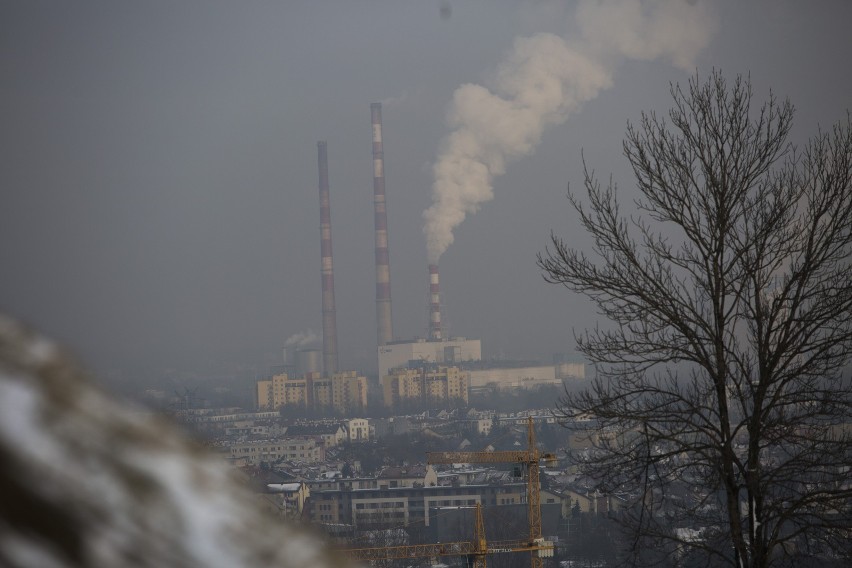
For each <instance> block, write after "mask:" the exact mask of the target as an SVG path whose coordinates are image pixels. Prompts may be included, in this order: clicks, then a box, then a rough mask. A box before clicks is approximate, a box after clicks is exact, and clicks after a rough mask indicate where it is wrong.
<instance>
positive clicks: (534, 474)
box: [341, 417, 556, 568]
mask: <svg viewBox="0 0 852 568" xmlns="http://www.w3.org/2000/svg"><path fill="white" fill-rule="evenodd" d="M426 456H427V459H426V461H427V463H429V464H433V465H437V464H453V463H515V464H520V465H523V466H525V467H526V469H527V512H528V520H529V538H528V539H527V540H513V541H497V542H491V543H488V542H486V539H485V523H484V520H483V517H482V506H481V504H480V503H477V504H476V519H475V525H474V537H473V540H472V541H459V542H445V543H437V544H411V545H403V546H383V547H372V548H349V549H341V552H342V553H344V554H346V555H347V556H349V557H350V558H353V559H355V560H365V561H369V560H382V559H389V558H418V557H419V558H422V557H438V556H467V557H468V558H472V559H473V561H474V566H475V567H476V568H486V561H485V557H486V555H487V554H496V553H504V552H529V553H530V565H531V566H532V568H541V567H542V564H543V561H542V558H549V557H552V556H553V543H551V542H547V541H545V540H544V538H543V537H542V534H541V492H540V491H541V489H540V486H539V465H540V464H539V462H540V461H542V460H544V461H545V462H547V463H552V462H555V461H556V456H555V455H553V454H551V453H544V452H540V451H539V449H538V446H537V445H536V440H535V427H534V424H533V419H532V417H529V418H528V420H527V449H526V450H511V451H497V452H429V453H428V454H426Z"/></svg>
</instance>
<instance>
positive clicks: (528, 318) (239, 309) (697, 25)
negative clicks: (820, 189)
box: [0, 0, 852, 375]
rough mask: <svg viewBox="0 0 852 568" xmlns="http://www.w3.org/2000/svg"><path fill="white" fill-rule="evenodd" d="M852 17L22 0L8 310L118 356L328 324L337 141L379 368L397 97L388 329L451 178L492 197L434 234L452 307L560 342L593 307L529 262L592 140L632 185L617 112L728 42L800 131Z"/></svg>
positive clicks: (350, 253) (406, 304)
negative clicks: (382, 248) (379, 296)
mask: <svg viewBox="0 0 852 568" xmlns="http://www.w3.org/2000/svg"><path fill="white" fill-rule="evenodd" d="M850 22H852V2H848V1H844V0H837V1H814V2H803V1H800V0H782V1H779V0H760V1H757V0H751V1H749V0H739V1H734V0H731V1H727V2H706V1H702V0H690V1H688V2H687V1H686V0H684V1H682V2H681V1H678V0H671V1H668V2H653V1H644V2H639V1H638V0H615V1H611V2H606V1H604V2H594V1H591V2H587V1H583V2H577V1H564V2H556V1H551V2H548V1H532V0H528V1H521V0H512V1H508V0H507V1H495V0H481V1H480V0H466V1H462V0H456V1H453V0H447V1H445V2H441V1H440V0H411V1H405V0H393V1H366V0H363V1H352V0H347V1H342V0H341V1H331V0H329V1H305V2H301V1H295V0H287V1H280V2H252V1H245V2H233V1H213V0H204V1H181V2H174V1H171V0H169V1H155V0H145V1H136V2H127V1H116V0H105V1H103V2H96V1H79V2H59V1H55V2H42V1H37V0H21V1H15V0H7V1H5V2H3V3H2V5H0V77H2V83H0V182H2V201H0V309H1V310H3V311H6V312H8V313H11V314H12V315H14V316H17V317H19V318H21V319H23V320H24V321H26V322H28V323H30V324H33V325H35V326H37V327H40V328H41V329H43V330H44V331H46V332H48V333H50V334H52V335H54V336H56V337H58V338H60V339H62V340H63V341H65V342H67V343H68V344H69V345H70V346H71V347H72V348H74V349H75V350H76V351H77V353H78V354H79V356H80V357H81V358H82V359H83V360H84V361H85V362H87V363H89V364H90V365H92V366H93V367H94V368H95V369H96V370H97V371H98V372H100V373H101V374H102V375H108V374H110V373H113V372H116V371H118V372H121V371H125V372H126V371H130V370H133V369H139V368H144V369H148V370H149V372H151V373H154V374H156V373H157V372H160V370H162V369H165V368H178V369H183V370H190V369H196V370H205V369H211V368H214V367H215V366H221V365H223V364H226V365H231V366H234V365H237V364H240V365H243V366H253V365H254V366H257V367H259V368H265V367H266V366H268V365H269V364H274V363H278V362H280V358H281V355H280V353H281V347H282V346H283V345H284V343H285V341H286V340H287V339H288V338H289V337H291V336H293V335H295V334H299V333H308V332H309V331H313V332H314V333H316V334H317V335H318V336H321V305H320V243H319V241H320V239H319V236H320V235H319V201H318V192H317V149H316V143H317V141H319V140H324V141H326V142H327V143H328V154H329V178H330V186H331V214H332V233H333V238H334V271H335V272H334V274H335V288H336V300H337V321H338V344H339V349H340V366H341V368H344V369H350V368H353V369H358V370H363V371H372V370H374V369H375V348H376V321H375V268H374V259H373V247H374V242H373V204H372V197H373V195H372V193H373V187H372V155H371V144H370V142H371V127H370V103H372V102H382V103H383V121H384V151H385V177H386V187H387V203H388V222H389V241H390V263H391V294H392V298H393V324H394V335H395V336H396V337H398V338H410V337H413V336H425V335H426V331H427V311H426V308H427V296H426V293H427V289H428V281H427V277H428V274H427V268H426V267H427V248H426V242H427V239H426V236H425V235H424V231H423V227H424V217H423V213H424V211H425V210H427V209H429V208H430V206H432V204H433V191H439V192H444V193H446V192H449V196H447V195H444V193H442V195H444V197H442V200H439V202H440V203H441V205H436V206H435V207H434V208H433V209H432V211H433V212H436V213H435V215H437V216H438V218H439V219H442V220H445V219H448V218H450V216H452V215H456V220H458V214H459V212H460V211H464V210H468V211H470V210H474V209H477V208H478V212H476V213H475V214H473V215H470V214H468V215H467V216H466V218H465V219H464V221H463V222H461V223H460V224H458V225H457V226H455V225H453V226H452V227H451V228H452V235H453V237H454V242H453V243H452V244H451V245H449V246H448V247H447V248H446V251H445V252H444V253H443V255H442V256H441V258H440V267H441V285H442V293H443V297H442V302H443V314H442V315H443V321H444V324H445V326H447V327H448V330H447V331H448V332H449V334H451V335H456V336H466V337H472V338H481V339H482V348H483V354H484V356H486V357H497V356H505V357H510V358H537V359H542V360H546V359H549V358H550V357H551V355H552V354H553V353H556V352H566V351H571V350H572V349H573V333H572V330H573V329H575V328H583V327H586V326H590V325H594V323H595V320H596V317H595V314H594V311H593V309H592V308H591V306H590V305H589V304H588V303H587V302H586V301H585V300H584V299H582V298H580V297H576V296H573V295H572V294H570V293H569V292H568V291H566V290H564V289H561V288H558V287H556V286H552V285H548V284H545V283H544V281H543V280H542V277H541V274H540V273H539V271H538V269H537V268H536V265H535V258H536V253H538V252H540V251H542V250H543V249H544V247H545V246H546V245H547V243H548V238H549V234H550V231H551V229H553V230H555V231H557V233H558V234H560V235H561V236H563V237H565V238H566V239H568V240H569V241H570V242H573V243H576V245H577V246H580V247H583V246H585V245H586V244H587V241H586V240H585V239H584V237H583V235H582V234H581V233H580V232H579V231H578V230H577V227H576V222H577V220H576V216H575V215H574V214H573V212H572V210H571V209H570V208H569V205H568V202H567V200H566V199H565V190H566V186H567V185H568V184H569V183H570V184H572V186H573V187H575V188H577V189H579V187H580V182H581V179H582V178H581V151H584V152H585V157H586V160H587V162H588V163H589V164H590V166H592V167H593V168H594V169H596V170H597V171H598V172H599V173H601V174H603V175H604V176H606V175H608V174H609V173H610V172H611V173H612V174H613V178H614V180H615V181H617V182H618V183H619V184H620V187H621V189H622V191H623V194H624V196H625V197H627V198H629V197H630V195H631V191H632V184H631V177H630V175H629V171H627V169H626V168H625V166H626V163H625V159H624V158H623V156H622V154H621V141H622V138H623V134H624V130H625V126H626V123H627V121H628V120H636V119H638V118H639V116H640V112H641V111H642V110H657V111H665V110H666V109H667V108H668V107H669V103H670V98H669V94H668V84H669V82H682V83H685V82H686V81H687V80H688V78H689V76H690V73H692V72H694V71H695V70H698V72H699V73H702V74H706V73H708V72H709V71H710V70H711V69H712V68H714V67H716V68H720V69H722V71H723V72H724V73H725V74H726V75H728V76H730V77H734V76H735V75H736V74H738V73H742V74H750V76H751V80H752V83H753V85H754V88H755V94H756V97H757V98H758V99H759V100H762V99H763V98H764V97H766V96H767V95H768V93H769V89H770V88H771V89H772V90H773V91H774V92H775V93H776V94H778V95H779V96H782V97H789V98H790V99H791V100H792V101H793V103H794V104H795V106H796V108H797V117H796V129H795V131H794V140H795V141H798V142H804V141H805V140H806V139H807V137H808V136H809V135H811V134H813V133H814V132H815V131H816V128H817V126H818V125H821V126H823V127H829V126H830V125H831V124H833V123H834V122H836V121H838V120H840V119H842V118H844V117H845V113H846V111H847V109H849V108H852V104H850V103H852V72H850V71H852V66H850V56H852V33H850V27H849V26H850ZM519 38H520V40H519ZM462 85H467V86H466V87H464V88H462V89H460V90H459V88H460V87H462ZM454 93H455V95H454ZM454 101H455V103H454ZM452 133H456V134H455V135H454V136H455V137H454V138H449V139H448V137H450V136H451V135H452ZM447 140H450V141H449V142H447ZM471 148H473V149H471ZM460 155H461V156H463V159H462V160H458V159H455V157H458V156H460ZM436 162H439V163H441V164H444V166H446V167H448V168H449V167H451V166H452V165H453V164H456V165H457V166H458V164H461V166H460V167H459V170H460V171H461V174H459V172H458V171H451V170H446V169H444V170H440V168H438V169H433V166H434V165H435V164H436ZM483 168H485V169H483ZM439 170H440V171H439ZM447 171H449V173H447ZM435 172H437V173H438V177H439V178H440V177H441V176H443V177H444V178H445V179H444V181H445V182H446V183H449V186H447V185H446V183H445V184H444V185H443V186H441V187H439V188H437V189H435V188H436V187H437V186H435V184H434V181H435ZM471 172H474V173H475V172H479V173H482V172H485V175H484V176H480V178H481V179H479V180H478V181H477V180H466V179H465V180H462V181H459V180H458V177H459V176H460V175H461V176H462V177H464V176H467V175H468V174H471ZM501 172H502V173H501ZM471 175H473V174H471ZM474 177H476V176H474ZM447 180H449V181H447ZM468 182H470V183H472V184H474V185H466V184H467V183H468ZM454 183H455V184H456V185H455V186H454V185H453V184H454ZM476 183H480V185H479V186H476V185H475V184H476ZM483 184H484V185H483ZM438 185H439V186H440V183H439V184H438ZM433 186H434V187H433ZM454 188H455V189H454ZM454 191H456V192H457V193H453V192H454ZM492 195H493V199H492V200H489V198H490V197H491V196H492ZM442 207H444V209H442ZM447 207H448V208H449V209H446V208H447ZM433 218H434V215H433ZM433 220H434V219H433ZM447 234H449V233H444V236H446V235H447ZM442 246H443V245H440V246H439V248H441V247H442Z"/></svg>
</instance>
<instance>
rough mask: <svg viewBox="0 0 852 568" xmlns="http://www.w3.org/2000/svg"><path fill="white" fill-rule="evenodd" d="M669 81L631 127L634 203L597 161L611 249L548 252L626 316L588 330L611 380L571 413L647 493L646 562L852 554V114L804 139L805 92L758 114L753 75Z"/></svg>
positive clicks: (593, 183)
mask: <svg viewBox="0 0 852 568" xmlns="http://www.w3.org/2000/svg"><path fill="white" fill-rule="evenodd" d="M671 94H672V97H673V99H674V106H673V107H672V109H671V110H670V111H669V114H668V120H666V119H665V118H660V117H657V116H656V115H654V114H653V113H652V114H643V115H642V119H641V122H640V123H639V124H638V125H629V126H628V128H627V136H626V140H625V142H624V154H625V155H626V157H627V159H628V161H629V162H630V165H631V166H632V168H633V173H634V175H635V177H636V182H637V185H638V189H639V191H640V192H641V198H640V199H638V200H637V201H636V202H635V206H636V211H635V212H633V213H632V214H630V215H625V214H624V213H623V212H622V211H621V209H620V204H619V201H618V198H617V191H616V189H617V188H616V187H615V185H614V184H613V183H612V182H610V183H609V184H608V185H607V186H606V187H603V186H602V185H601V184H600V182H599V181H598V179H597V178H596V177H595V174H594V171H592V170H590V169H589V168H588V167H586V166H585V164H584V171H585V189H586V191H587V194H588V205H583V204H582V203H581V201H580V199H579V198H578V197H577V196H576V195H572V194H570V193H569V199H570V201H571V203H572V205H573V206H574V208H575V209H576V210H577V211H578V213H579V217H580V220H581V222H582V224H583V226H584V228H585V229H586V231H587V232H588V233H589V234H590V235H591V236H592V237H593V240H594V253H595V254H594V256H593V257H590V256H586V255H585V254H584V253H583V252H580V251H578V250H575V249H573V248H571V247H570V246H569V245H568V244H567V243H566V242H565V241H564V240H562V239H561V238H559V237H558V236H556V235H552V237H551V246H550V247H548V249H547V250H546V251H545V253H543V254H540V255H539V258H538V264H539V267H540V268H541V269H542V270H543V273H544V277H545V279H546V280H547V281H549V282H553V283H558V284H562V285H564V286H565V287H567V288H568V289H569V290H572V291H575V292H579V293H581V294H583V295H585V296H587V297H588V298H590V299H591V300H592V301H593V302H594V303H595V304H596V306H597V307H598V309H599V310H600V313H602V315H604V316H605V317H606V318H607V319H608V320H610V322H611V323H612V325H611V326H610V327H607V328H605V329H594V330H589V331H586V332H585V333H583V334H582V335H580V336H579V337H578V338H577V342H578V348H579V349H580V350H581V351H582V352H583V353H584V354H585V355H586V356H587V357H588V358H589V360H590V361H591V362H592V363H593V364H594V365H595V368H596V378H595V379H594V381H593V382H592V384H591V386H590V387H589V389H588V390H586V391H585V392H582V393H580V394H571V393H568V392H566V394H565V395H564V396H563V397H562V399H561V400H560V405H559V412H560V414H561V415H562V417H563V419H564V422H565V423H566V424H574V425H575V426H577V425H578V424H580V425H581V426H580V427H583V428H585V429H586V430H587V431H588V434H589V436H590V438H591V439H592V441H593V442H594V443H593V448H594V449H593V450H592V451H590V452H588V453H586V454H584V455H582V456H580V457H579V458H578V459H579V461H580V462H581V465H582V466H583V469H584V470H585V471H586V472H587V473H588V474H589V475H591V476H592V477H593V478H594V479H595V480H596V482H597V485H598V487H599V489H601V490H603V491H608V492H624V493H625V494H627V495H628V496H629V499H628V502H629V507H628V508H627V509H626V511H625V512H624V513H623V514H622V516H621V517H620V520H621V522H623V523H624V525H625V526H626V527H628V528H629V529H630V530H631V534H632V535H633V538H632V541H631V542H632V543H633V546H632V550H630V551H629V552H630V553H631V554H630V556H628V559H629V560H630V561H631V562H634V563H640V564H641V563H654V562H660V563H666V564H671V563H673V562H677V563H679V564H681V565H684V564H692V563H696V564H700V565H733V566H770V565H773V566H774V565H785V564H787V565H792V564H796V565H803V564H805V563H807V562H809V561H811V560H812V559H819V561H820V562H825V563H829V562H832V561H836V562H838V563H840V562H843V561H844V560H845V561H847V562H848V561H849V559H850V557H852V544H850V543H852V485H850V483H852V482H850V479H852V451H850V429H849V428H850V425H849V419H850V409H852V396H850V394H851V391H852V389H850V384H852V379H850V374H849V367H848V365H849V361H850V351H852V264H850V263H851V262H852V261H851V260H850V259H852V120H850V118H849V116H848V115H847V119H846V121H845V122H843V123H841V124H838V125H837V126H835V127H834V128H833V129H832V130H831V131H830V132H824V131H819V132H818V134H817V135H816V136H815V137H814V138H812V139H811V140H810V142H809V143H808V144H807V146H806V147H804V149H802V150H801V151H798V150H796V148H794V147H793V146H792V145H791V144H790V143H789V141H788V137H789V134H790V129H791V125H792V119H793V107H792V105H791V104H790V103H789V102H788V101H779V100H777V99H776V98H775V97H774V96H773V95H770V97H769V99H768V100H767V101H766V102H765V103H764V104H763V105H762V106H760V108H755V106H753V105H752V89H751V85H750V82H749V80H748V79H743V78H741V77H738V78H737V79H736V81H734V82H733V84H732V85H731V84H728V82H727V81H726V80H725V79H724V77H723V76H722V74H721V73H720V72H718V71H714V72H713V73H712V75H711V76H710V77H709V78H707V79H706V80H702V79H701V78H700V77H698V76H695V77H694V78H692V79H691V80H690V82H689V86H688V89H686V90H685V91H684V90H682V89H681V87H679V86H677V85H674V86H672V87H671ZM580 419H583V421H580Z"/></svg>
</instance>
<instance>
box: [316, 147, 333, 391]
mask: <svg viewBox="0 0 852 568" xmlns="http://www.w3.org/2000/svg"><path fill="white" fill-rule="evenodd" d="M317 161H318V165H319V202H320V239H321V240H320V252H321V255H322V269H321V273H322V364H323V371H324V373H325V374H326V375H327V376H331V375H332V374H334V373H336V372H337V316H336V315H335V309H334V263H333V262H332V254H331V198H330V196H329V192H328V148H327V146H326V143H325V142H317Z"/></svg>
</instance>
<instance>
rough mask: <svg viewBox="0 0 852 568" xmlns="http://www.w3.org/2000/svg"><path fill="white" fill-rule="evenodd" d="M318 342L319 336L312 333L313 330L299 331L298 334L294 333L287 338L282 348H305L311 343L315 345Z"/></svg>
mask: <svg viewBox="0 0 852 568" xmlns="http://www.w3.org/2000/svg"><path fill="white" fill-rule="evenodd" d="M318 341H319V336H317V334H316V333H314V330H312V329H309V330H307V331H300V332H299V333H294V334H293V335H291V336H290V337H288V338H287V341H285V342H284V347H297V348H300V347H305V346H307V345H310V344H312V343H316V342H318Z"/></svg>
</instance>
